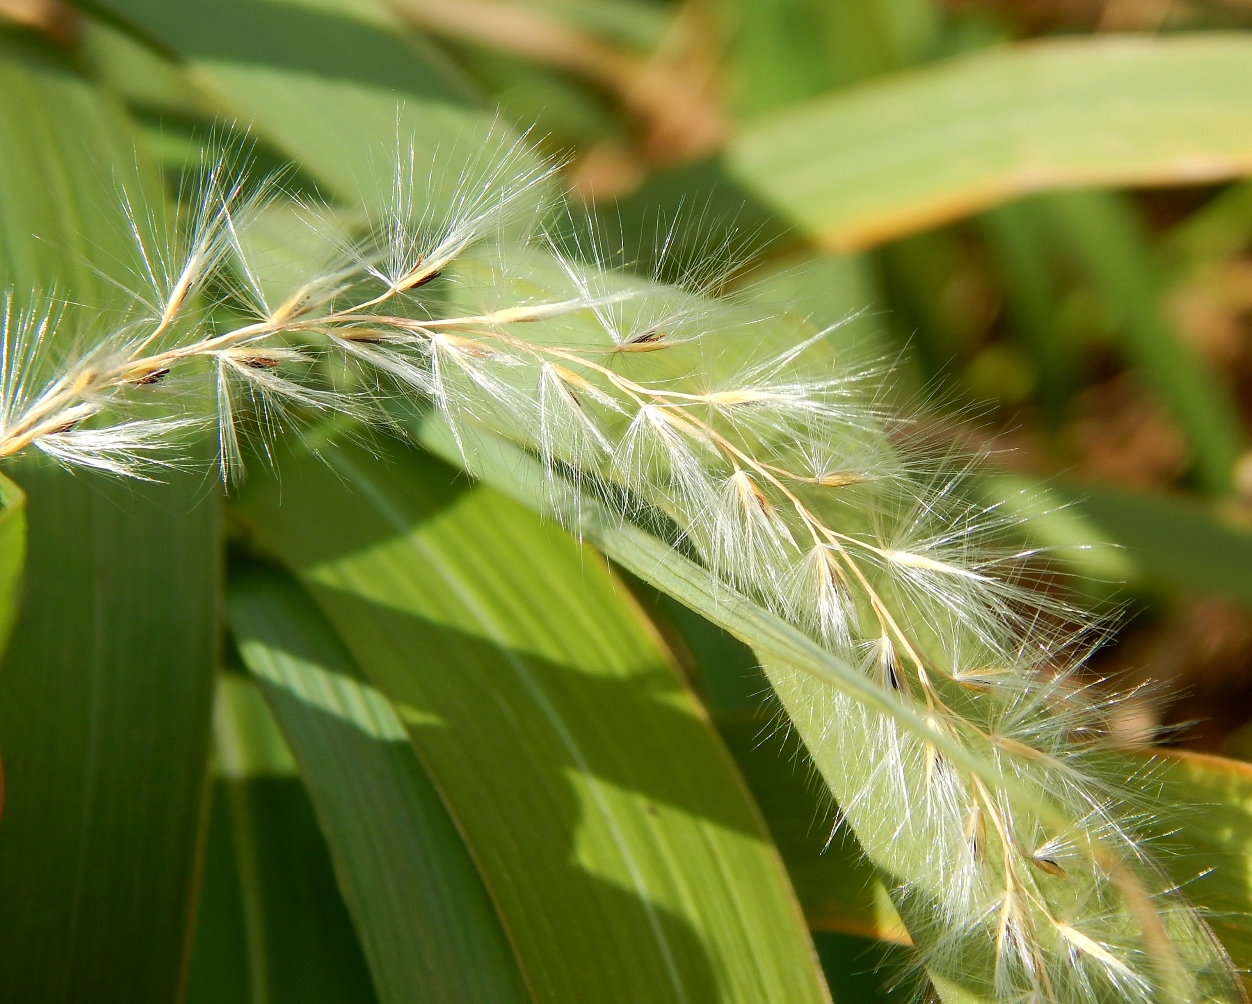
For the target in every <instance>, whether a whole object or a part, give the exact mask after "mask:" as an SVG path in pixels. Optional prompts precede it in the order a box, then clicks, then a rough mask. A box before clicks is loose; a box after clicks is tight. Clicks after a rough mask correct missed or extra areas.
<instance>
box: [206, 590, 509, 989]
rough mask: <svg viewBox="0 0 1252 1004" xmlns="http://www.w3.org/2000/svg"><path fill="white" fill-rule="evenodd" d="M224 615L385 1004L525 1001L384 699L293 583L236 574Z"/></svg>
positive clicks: (489, 914) (485, 904) (451, 833)
mask: <svg viewBox="0 0 1252 1004" xmlns="http://www.w3.org/2000/svg"><path fill="white" fill-rule="evenodd" d="M229 611H230V623H231V628H232V630H233V632H234V634H235V637H236V639H237V641H238V642H239V646H240V652H241V654H242V656H243V659H244V662H245V663H246V664H247V665H248V667H249V668H250V669H251V670H252V672H253V673H254V674H255V675H256V678H257V680H258V681H259V682H260V684H261V687H262V689H263V690H264V692H265V695H266V698H267V700H268V701H269V703H270V706H271V707H272V708H273V710H274V713H275V716H276V718H277V720H278V722H279V724H280V726H281V727H282V729H283V731H284V733H285V734H286V736H287V737H288V739H289V741H290V743H291V746H292V749H293V751H294V752H295V755H296V757H297V759H298V761H299V764H300V769H301V774H302V776H303V778H304V781H305V784H306V785H307V786H308V788H309V792H310V795H311V796H312V798H313V803H314V805H315V807H316V808H317V812H318V820H319V823H320V825H321V828H322V832H323V833H325V834H326V838H327V841H328V842H329V845H330V850H331V856H332V858H333V859H334V862H335V870H336V873H337V875H338V877H339V883H340V887H341V888H342V889H343V892H344V896H345V898H346V899H347V902H348V906H349V909H350V911H351V913H352V915H353V918H354V920H355V922H356V927H357V930H358V931H359V932H360V935H361V939H362V942H363V945H364V949H365V953H366V957H367V958H368V959H369V962H370V968H371V970H372V972H373V973H374V983H375V986H376V987H377V989H378V995H379V999H380V1000H381V1001H382V1002H383V1004H401V1002H406V1001H411V1000H414V999H419V1000H422V1001H431V1002H435V1001H447V1002H448V1004H455V1002H467V1004H468V1002H473V1001H482V1002H493V1004H494V1002H499V1004H506V1002H509V1001H526V1000H529V995H528V994H527V992H526V989H525V986H524V985H523V983H522V980H521V973H520V971H519V970H518V968H517V964H516V962H515V961H514V959H513V955H512V950H511V948H510V946H509V943H508V941H507V940H506V938H505V936H504V931H503V929H502V928H501V926H500V922H499V919H498V918H497V916H496V913H495V909H494V907H493V906H492V904H491V902H490V900H489V899H488V898H487V894H486V890H485V889H484V888H483V884H482V880H481V879H480V878H479V876H478V872H477V869H476V868H475V865H474V862H473V860H472V859H471V858H470V856H469V854H468V853H467V851H466V848H465V844H464V842H463V841H462V839H461V836H460V834H458V833H457V831H456V828H455V826H454V825H453V823H452V820H451V818H450V817H449V816H448V813H447V810H446V809H445V808H444V806H443V803H442V802H441V801H440V798H439V794H438V793H437V792H436V791H435V789H434V787H433V786H432V785H431V783H430V780H429V778H428V777H427V776H426V772H425V770H424V769H423V767H422V765H421V764H420V763H419V762H418V760H417V758H416V756H415V755H414V753H413V750H412V748H411V747H410V746H409V743H408V737H407V735H406V734H405V731H404V725H403V724H402V723H401V720H400V718H399V717H398V716H397V714H396V712H395V710H394V709H393V707H392V705H391V703H390V701H388V699H387V698H386V697H385V696H384V695H383V694H382V693H380V692H379V691H377V690H375V689H374V688H373V687H371V686H370V685H369V683H368V682H366V681H365V680H364V678H363V677H362V675H361V673H360V670H358V669H357V668H356V666H355V665H354V664H353V661H352V658H351V656H350V655H348V653H347V652H346V651H344V648H343V643H342V642H341V641H340V640H339V639H338V637H337V636H336V635H335V633H334V631H333V629H332V628H331V627H330V626H329V625H328V624H327V623H326V621H325V618H324V617H323V616H322V614H321V613H320V612H319V611H318V609H317V608H316V607H315V606H314V605H313V601H312V600H311V599H310V598H309V597H308V596H307V595H306V594H304V593H303V592H302V591H301V590H300V588H299V586H298V585H296V584H295V583H294V582H292V581H290V579H289V578H288V577H285V576H283V575H281V574H279V573H277V572H275V571H270V570H266V569H262V568H248V569H244V570H241V571H240V572H239V573H238V574H235V575H233V576H232V579H231V588H230V600H229Z"/></svg>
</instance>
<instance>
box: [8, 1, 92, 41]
mask: <svg viewBox="0 0 1252 1004" xmlns="http://www.w3.org/2000/svg"><path fill="white" fill-rule="evenodd" d="M6 20H7V21H13V22H15V23H17V24H20V25H24V26H25V27H27V28H34V29H35V30H36V31H38V32H42V33H43V34H44V35H47V36H48V37H49V38H50V39H52V41H54V42H57V43H58V44H60V45H69V44H71V43H72V42H73V41H74V39H75V38H76V37H77V34H78V15H77V13H76V12H75V11H73V10H72V9H70V8H69V7H67V6H66V5H65V4H63V3H61V0H0V21H6Z"/></svg>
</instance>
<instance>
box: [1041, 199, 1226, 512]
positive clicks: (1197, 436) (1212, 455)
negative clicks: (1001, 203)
mask: <svg viewBox="0 0 1252 1004" xmlns="http://www.w3.org/2000/svg"><path fill="white" fill-rule="evenodd" d="M1044 205H1045V207H1046V209H1047V210H1048V211H1049V214H1050V216H1051V218H1052V220H1053V222H1054V225H1057V227H1058V229H1059V230H1060V231H1061V233H1062V235H1063V236H1064V238H1065V239H1066V241H1067V243H1068V244H1069V246H1070V247H1071V248H1072V249H1073V251H1074V252H1075V254H1076V256H1077V257H1078V259H1079V262H1080V263H1081V265H1082V266H1083V267H1084V269H1085V270H1086V272H1087V274H1088V275H1089V276H1090V277H1091V281H1092V284H1093V285H1094V286H1095V288H1096V289H1097V290H1098V291H1099V293H1100V294H1101V296H1103V298H1104V299H1105V301H1106V302H1107V303H1108V304H1109V306H1110V307H1111V308H1112V311H1113V313H1114V315H1115V316H1116V318H1117V320H1118V324H1119V327H1120V329H1121V331H1122V344H1123V345H1124V346H1125V350H1126V354H1127V355H1128V357H1129V358H1130V361H1131V362H1133V363H1135V364H1137V365H1138V366H1139V367H1140V369H1141V370H1142V371H1143V373H1144V375H1145V376H1146V377H1147V379H1148V380H1149V381H1150V382H1151V384H1152V386H1153V388H1154V389H1155V390H1156V391H1157V393H1158V394H1159V395H1160V396H1161V398H1162V399H1163V400H1164V401H1165V402H1166V403H1167V404H1168V405H1169V407H1170V410H1171V411H1172V412H1173V413H1174V416H1175V417H1176V419H1177V420H1178V423H1179V425H1180V426H1181V427H1182V430H1183V432H1184V434H1185V435H1186V437H1187V443H1188V445H1189V446H1190V448H1191V452H1192V454H1193V456H1194V459H1195V466H1196V471H1197V473H1198V475H1199V477H1200V480H1201V482H1202V483H1203V484H1204V486H1205V487H1206V488H1207V489H1208V490H1209V491H1211V492H1214V493H1216V494H1221V493H1223V492H1225V491H1226V490H1228V489H1229V487H1230V479H1231V473H1232V471H1233V469H1234V465H1235V461H1236V460H1237V459H1238V457H1239V453H1240V451H1241V448H1242V438H1243V435H1242V429H1241V423H1240V419H1239V413H1238V410H1237V409H1236V406H1235V403H1234V401H1233V399H1232V398H1231V395H1230V392H1229V391H1228V390H1227V388H1226V385H1225V384H1224V383H1222V382H1221V381H1220V380H1218V379H1217V376H1216V375H1215V374H1214V373H1212V372H1210V371H1209V370H1208V369H1207V368H1206V367H1205V364H1204V363H1203V362H1202V361H1201V360H1200V359H1199V358H1198V357H1197V356H1196V355H1195V353H1193V352H1192V351H1191V349H1190V348H1189V347H1188V346H1187V344H1186V343H1185V342H1184V341H1183V340H1182V338H1181V337H1180V336H1179V334H1178V332H1177V331H1175V330H1174V328H1173V326H1172V325H1171V324H1170V323H1169V321H1168V320H1167V317H1166V314H1165V309H1164V305H1163V303H1162V302H1161V291H1160V282H1159V280H1158V278H1157V276H1156V274H1155V271H1154V268H1153V262H1152V260H1151V258H1150V257H1149V253H1148V246H1147V239H1146V235H1145V234H1144V233H1143V232H1142V228H1141V227H1140V225H1139V221H1138V219H1137V218H1136V216H1135V214H1134V212H1133V211H1132V209H1131V207H1130V206H1128V205H1126V203H1125V201H1124V200H1123V199H1121V198H1119V197H1118V196H1117V195H1115V194H1112V193H1108V192H1065V193H1059V194H1056V195H1051V196H1048V197H1046V200H1045V201H1044Z"/></svg>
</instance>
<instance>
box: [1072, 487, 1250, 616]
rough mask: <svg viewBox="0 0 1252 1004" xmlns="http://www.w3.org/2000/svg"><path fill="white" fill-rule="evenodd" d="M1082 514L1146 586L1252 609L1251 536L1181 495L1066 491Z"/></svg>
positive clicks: (1114, 490) (1094, 489)
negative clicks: (1214, 595)
mask: <svg viewBox="0 0 1252 1004" xmlns="http://www.w3.org/2000/svg"><path fill="white" fill-rule="evenodd" d="M1068 494H1070V495H1072V497H1074V499H1075V505H1076V507H1077V508H1078V510H1079V511H1080V512H1082V513H1084V514H1085V515H1086V516H1087V517H1088V518H1089V519H1091V520H1093V521H1094V522H1095V524H1096V525H1097V526H1099V527H1100V529H1102V530H1103V531H1104V532H1105V533H1106V534H1107V535H1108V538H1109V539H1110V540H1113V541H1116V542H1117V543H1118V544H1119V545H1121V546H1122V547H1123V548H1125V556H1126V558H1127V559H1128V560H1129V561H1130V562H1131V563H1132V564H1133V565H1135V566H1136V567H1137V569H1138V571H1139V573H1140V575H1141V576H1142V581H1143V582H1144V583H1145V584H1148V585H1151V586H1154V587H1157V588H1158V589H1160V590H1161V591H1165V592H1171V593H1179V592H1194V593H1217V594H1219V595H1223V596H1227V597H1230V598H1231V599H1234V600H1238V601H1240V602H1242V603H1245V604H1248V605H1252V577H1250V576H1249V575H1248V569H1249V568H1252V533H1249V532H1248V531H1247V530H1246V529H1244V528H1242V527H1240V526H1238V525H1237V524H1235V523H1234V522H1233V521H1227V520H1223V519H1221V518H1220V516H1219V515H1218V514H1217V513H1215V512H1212V511H1210V510H1209V509H1208V508H1206V507H1205V506H1204V505H1202V504H1201V503H1199V502H1197V501H1194V500H1189V499H1186V498H1184V497H1181V496H1177V495H1160V494H1152V493H1149V492H1137V491H1130V490H1128V489H1124V488H1109V487H1104V486H1095V485H1071V486H1068Z"/></svg>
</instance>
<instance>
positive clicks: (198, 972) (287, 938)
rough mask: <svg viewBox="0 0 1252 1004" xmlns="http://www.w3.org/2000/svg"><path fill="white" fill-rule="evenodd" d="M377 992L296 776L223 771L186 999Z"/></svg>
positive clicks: (288, 1003) (368, 996)
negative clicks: (230, 775)
mask: <svg viewBox="0 0 1252 1004" xmlns="http://www.w3.org/2000/svg"><path fill="white" fill-rule="evenodd" d="M258 700H260V698H259V697H258ZM374 1000H375V997H374V993H373V988H372V987H371V986H370V977H369V971H368V970H367V969H366V967H365V960H364V959H363V958H362V957H361V949H360V946H359V945H358V944H357V941H356V937H355V936H354V934H353V931H352V923H351V921H350V919H349V918H348V913H347V910H345V909H344V905H343V901H342V900H341V899H340V898H339V891H338V889H337V888H336V887H335V878H334V874H333V872H332V870H331V865H330V859H329V857H328V855H327V853H326V844H325V842H324V841H323V840H322V836H321V833H320V832H319V831H318V827H317V822H316V820H315V819H314V816H313V811H312V807H311V806H310V805H309V799H308V796H307V795H306V794H305V792H304V789H303V786H302V785H301V784H300V781H299V779H298V778H296V777H294V776H290V775H289V776H286V777H283V776H273V775H261V776H249V777H241V778H226V779H221V780H219V781H218V782H217V783H216V784H214V786H213V800H212V811H211V817H210V825H209V833H208V840H207V846H206V848H205V867H204V879H203V891H202V894H201V901H200V911H199V916H198V917H197V923H196V943H195V950H194V953H193V956H192V961H191V970H190V975H189V978H188V985H187V994H186V998H185V1001H186V1004H224V1002H230V1004H323V1002H333V1004H373V1002H374Z"/></svg>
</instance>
